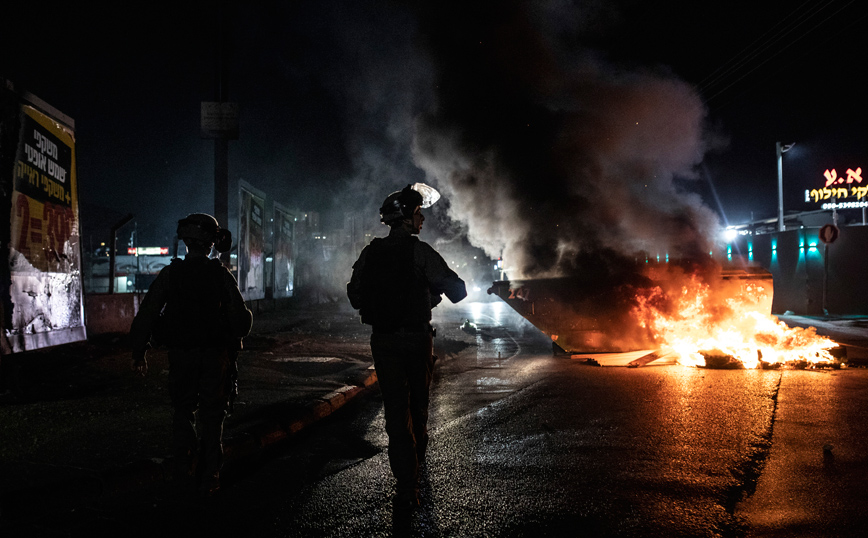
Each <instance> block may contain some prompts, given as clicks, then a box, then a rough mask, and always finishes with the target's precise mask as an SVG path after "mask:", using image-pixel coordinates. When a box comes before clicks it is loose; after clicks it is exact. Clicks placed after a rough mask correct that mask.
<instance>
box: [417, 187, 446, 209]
mask: <svg viewBox="0 0 868 538" xmlns="http://www.w3.org/2000/svg"><path fill="white" fill-rule="evenodd" d="M411 188H412V189H413V190H414V191H416V192H418V193H419V194H421V195H422V209H428V208H429V207H431V206H432V205H434V204H435V203H437V200H439V199H440V193H439V192H437V189H435V188H434V187H432V186H430V185H426V184H424V183H414V184H413V187H411Z"/></svg>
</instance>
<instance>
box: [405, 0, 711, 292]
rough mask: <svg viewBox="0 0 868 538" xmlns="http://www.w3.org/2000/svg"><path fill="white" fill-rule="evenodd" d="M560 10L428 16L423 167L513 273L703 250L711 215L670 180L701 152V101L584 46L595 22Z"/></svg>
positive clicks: (659, 73)
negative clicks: (429, 72) (431, 92)
mask: <svg viewBox="0 0 868 538" xmlns="http://www.w3.org/2000/svg"><path fill="white" fill-rule="evenodd" d="M562 4H563V3H558V9H557V10H554V9H552V10H548V9H546V6H547V5H548V4H543V3H534V4H533V5H531V3H528V2H518V1H508V2H480V3H475V4H474V6H475V7H471V8H468V7H467V6H466V5H465V4H463V3H462V4H456V5H455V6H451V5H450V6H447V5H440V4H438V6H437V8H436V9H433V10H428V11H423V12H422V14H421V23H420V30H421V32H422V35H423V37H422V43H423V46H424V47H425V50H426V51H427V53H428V54H429V55H430V61H431V63H432V65H433V66H434V69H435V77H434V84H435V94H436V95H435V103H434V104H433V105H432V106H431V107H430V108H429V109H428V110H427V111H426V112H424V113H423V114H421V115H420V116H418V118H417V121H416V125H415V133H414V147H413V150H414V159H415V162H416V164H417V165H418V166H420V167H421V168H422V169H423V170H424V171H425V172H426V174H427V175H428V176H429V180H430V181H431V182H432V183H434V184H435V185H436V186H437V187H438V188H440V189H441V190H442V191H444V194H445V195H446V196H447V197H448V199H449V202H450V205H449V214H450V216H451V217H452V219H454V220H456V221H458V222H460V223H461V224H462V225H463V227H465V228H466V233H467V235H468V238H469V240H470V242H471V243H472V244H474V245H476V246H478V247H481V248H483V249H484V250H485V251H486V253H487V254H488V255H490V256H492V257H498V256H501V255H502V256H503V258H504V260H505V262H506V264H507V265H508V266H509V267H510V268H511V273H510V276H512V277H542V276H557V275H568V274H570V273H571V271H572V270H574V269H577V268H579V267H581V266H587V265H588V264H600V263H603V264H604V265H611V264H615V263H619V262H621V261H623V260H624V259H634V258H636V257H638V256H644V254H643V253H647V254H649V255H651V256H654V255H657V254H660V255H664V254H668V255H669V256H673V257H678V258H698V257H700V256H701V255H702V254H703V253H704V254H705V255H706V256H707V253H708V251H709V246H710V245H709V241H710V238H711V237H713V232H714V230H715V228H716V227H717V225H718V224H717V217H716V215H715V214H714V213H713V212H712V211H711V210H710V209H709V208H707V207H706V206H704V205H703V204H702V202H701V201H700V199H699V197H698V195H694V194H690V193H685V192H681V191H679V189H678V188H677V186H676V178H678V179H690V178H692V177H694V172H693V168H694V167H695V166H696V165H697V164H698V163H699V162H700V160H701V159H702V156H703V153H704V151H705V141H704V138H703V121H704V117H705V109H704V107H703V105H702V103H701V101H700V99H699V97H698V95H697V94H696V92H695V91H694V90H693V89H692V88H691V87H690V86H689V85H688V84H687V83H685V82H683V81H681V80H679V79H678V78H676V77H675V76H673V75H672V74H670V73H669V72H667V70H666V69H664V68H657V69H653V70H651V69H643V70H639V69H628V68H621V67H618V66H616V65H612V64H610V63H608V62H607V61H606V60H605V59H603V58H602V57H600V56H598V55H595V54H594V53H593V52H591V51H590V50H588V49H584V48H582V47H581V46H579V45H578V39H579V38H581V35H576V33H575V32H576V31H578V32H579V34H581V32H582V31H587V28H585V29H584V30H583V29H582V26H583V21H590V22H594V21H596V20H598V19H588V18H587V17H585V14H583V13H582V12H579V11H574V12H569V11H565V8H564V6H563V5H562ZM549 7H550V6H549ZM555 13H557V16H555ZM565 13H566V14H569V15H570V16H567V17H565ZM570 17H572V19H571V20H567V19H570ZM571 24H573V25H577V27H578V28H579V29H578V30H575V27H574V28H573V31H567V30H566V28H567V27H568V26H570V25H571ZM588 24H589V23H588Z"/></svg>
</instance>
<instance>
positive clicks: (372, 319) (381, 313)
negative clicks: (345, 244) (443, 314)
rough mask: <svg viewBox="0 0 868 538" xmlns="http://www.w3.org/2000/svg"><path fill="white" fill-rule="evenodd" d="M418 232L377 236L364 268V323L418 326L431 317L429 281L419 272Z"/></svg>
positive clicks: (384, 326) (377, 325) (392, 326)
mask: <svg viewBox="0 0 868 538" xmlns="http://www.w3.org/2000/svg"><path fill="white" fill-rule="evenodd" d="M417 241H419V238H417V237H415V236H408V237H399V238H393V237H388V238H384V239H379V238H378V239H374V240H373V241H371V243H370V245H368V249H367V253H366V254H365V265H364V268H363V269H362V286H361V291H362V308H361V309H360V313H361V315H362V323H367V324H368V325H374V326H376V327H381V328H401V327H404V328H417V327H420V326H422V325H424V324H426V323H428V322H429V321H431V294H430V292H429V290H428V283H427V282H426V281H425V279H424V278H422V277H420V276H419V275H418V274H417V271H416V267H415V263H414V256H413V252H414V250H415V248H416V243H417Z"/></svg>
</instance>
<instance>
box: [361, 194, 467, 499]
mask: <svg viewBox="0 0 868 538" xmlns="http://www.w3.org/2000/svg"><path fill="white" fill-rule="evenodd" d="M439 197H440V195H439V193H437V191H436V190H434V189H432V188H431V187H429V186H427V185H424V184H421V183H417V184H416V185H413V186H410V185H407V187H406V188H404V189H403V190H401V191H398V192H394V193H392V194H390V195H389V196H388V197H387V198H386V200H385V201H384V202H383V205H382V207H381V208H380V220H381V221H382V222H383V223H384V224H386V225H388V226H389V227H390V228H391V229H390V231H389V235H388V237H385V238H377V239H374V240H373V241H371V243H370V244H369V245H368V246H366V247H365V248H364V250H362V253H361V255H360V256H359V259H358V260H357V261H356V263H355V264H354V265H353V275H352V279H351V280H350V282H349V283H348V284H347V295H348V297H349V299H350V303H351V304H352V305H353V308H356V309H359V311H360V314H361V317H362V322H363V323H366V324H368V325H371V328H372V334H371V355H372V356H373V359H374V367H375V368H376V371H377V379H378V380H379V385H380V390H381V392H382V395H383V407H384V409H385V417H386V433H387V434H388V436H389V465H390V467H391V469H392V474H393V475H394V476H395V480H396V482H397V487H396V495H395V503H396V506H397V507H401V508H405V507H406V508H412V507H416V506H418V505H419V465H420V464H421V463H423V462H424V461H425V450H426V448H427V445H428V426H427V423H428V390H429V387H430V384H431V375H432V371H433V367H434V362H433V353H432V352H433V346H432V344H433V340H432V338H433V333H434V331H433V329H432V327H431V324H430V321H431V308H433V307H434V306H437V304H439V303H440V301H441V294H444V293H445V294H446V296H447V297H448V298H449V299H450V300H451V301H452V302H453V303H457V302H458V301H460V300H462V299H464V297H466V296H467V290H466V288H465V285H464V281H463V280H461V279H460V278H459V277H458V275H457V274H456V273H455V272H454V271H452V270H451V269H449V266H448V265H447V264H446V262H445V261H444V260H443V258H442V257H441V256H440V254H438V253H437V251H435V250H434V249H433V248H431V246H430V245H428V244H427V243H424V242H422V241H420V240H419V238H418V237H417V236H418V235H419V232H421V230H422V224H423V222H424V221H425V217H424V216H423V215H422V209H423V208H427V207H430V205H431V204H433V203H434V202H436V201H437V199H438V198H439Z"/></svg>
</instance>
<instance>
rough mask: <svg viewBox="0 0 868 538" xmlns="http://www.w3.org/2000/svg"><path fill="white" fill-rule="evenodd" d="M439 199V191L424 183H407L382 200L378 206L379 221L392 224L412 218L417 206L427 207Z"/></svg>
mask: <svg viewBox="0 0 868 538" xmlns="http://www.w3.org/2000/svg"><path fill="white" fill-rule="evenodd" d="M439 199H440V193H439V192H437V190H436V189H434V188H433V187H431V186H429V185H426V184H424V183H415V184H413V185H407V186H406V187H404V188H403V189H402V190H400V191H395V192H393V193H392V194H390V195H389V196H387V197H386V199H385V200H384V201H383V205H382V206H381V207H380V222H382V223H383V224H388V225H392V224H395V223H396V222H398V221H402V220H405V219H412V218H413V212H414V211H416V208H417V207H420V206H421V207H422V208H429V207H431V206H432V205H434V203H435V202H437V200H439Z"/></svg>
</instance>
